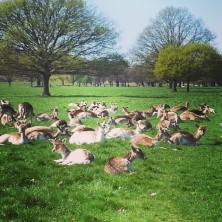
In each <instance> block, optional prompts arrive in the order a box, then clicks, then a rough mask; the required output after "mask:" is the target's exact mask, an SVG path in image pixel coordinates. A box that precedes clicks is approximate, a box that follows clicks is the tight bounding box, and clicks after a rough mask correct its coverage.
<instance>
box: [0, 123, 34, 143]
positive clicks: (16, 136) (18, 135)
mask: <svg viewBox="0 0 222 222" xmlns="http://www.w3.org/2000/svg"><path fill="white" fill-rule="evenodd" d="M28 127H30V123H26V124H20V123H17V129H18V130H19V132H15V133H6V134H3V135H1V136H0V144H3V143H11V144H16V145H18V144H26V143H28V142H29V139H28V138H27V136H26V135H25V129H26V128H28Z"/></svg>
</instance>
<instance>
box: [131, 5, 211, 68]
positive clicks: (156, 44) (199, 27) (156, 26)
mask: <svg viewBox="0 0 222 222" xmlns="http://www.w3.org/2000/svg"><path fill="white" fill-rule="evenodd" d="M214 39H215V36H214V34H212V33H211V32H210V31H209V30H208V29H207V28H205V27H204V24H203V22H202V20H201V19H196V18H195V17H194V16H193V15H191V14H190V12H189V11H188V10H187V9H185V8H175V7H166V8H164V9H163V10H161V11H160V12H159V14H158V15H157V17H156V18H155V19H152V20H151V22H150V25H148V26H147V27H146V28H145V29H144V30H143V32H142V34H141V35H140V36H139V38H138V41H137V44H136V46H135V48H134V49H133V54H134V56H135V59H136V60H138V61H140V62H142V63H144V62H145V63H147V64H148V65H149V66H151V67H153V66H154V64H155V62H156V58H157V57H158V53H159V50H160V49H162V48H165V47H167V46H170V45H175V46H179V45H185V44H188V43H190V42H202V43H208V42H212V41H213V40H214Z"/></svg>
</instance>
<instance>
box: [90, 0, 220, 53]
mask: <svg viewBox="0 0 222 222" xmlns="http://www.w3.org/2000/svg"><path fill="white" fill-rule="evenodd" d="M86 2H88V3H89V4H90V5H93V6H95V7H96V9H97V11H98V12H101V13H102V14H103V15H105V16H106V17H108V18H109V20H111V21H112V22H113V23H114V24H115V26H116V27H117V30H118V31H120V41H119V44H118V47H119V49H120V52H121V53H127V52H128V50H129V49H131V48H132V47H133V46H134V45H135V44H136V40H137V38H138V36H139V35H140V33H141V32H142V31H143V29H144V28H145V27H146V26H148V25H149V21H150V19H151V18H155V17H156V15H157V14H158V12H159V11H160V10H162V9H163V8H165V7H167V6H174V7H185V8H187V9H188V10H189V12H190V13H191V14H192V15H193V16H194V17H195V18H201V19H202V20H203V22H204V24H205V26H206V27H207V28H208V29H209V30H210V31H211V32H213V33H214V34H216V36H217V39H216V47H217V48H218V49H219V51H220V52H222V0H86Z"/></svg>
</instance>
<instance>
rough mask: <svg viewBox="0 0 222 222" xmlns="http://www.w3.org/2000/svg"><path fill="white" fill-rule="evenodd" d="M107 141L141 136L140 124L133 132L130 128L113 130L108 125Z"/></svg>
mask: <svg viewBox="0 0 222 222" xmlns="http://www.w3.org/2000/svg"><path fill="white" fill-rule="evenodd" d="M106 127H107V129H106V130H107V132H106V136H105V137H106V139H117V138H119V139H130V138H132V137H133V136H135V135H137V134H139V133H140V132H141V129H140V128H139V124H137V126H136V129H135V130H131V129H129V128H112V129H111V127H110V126H109V125H107V126H106Z"/></svg>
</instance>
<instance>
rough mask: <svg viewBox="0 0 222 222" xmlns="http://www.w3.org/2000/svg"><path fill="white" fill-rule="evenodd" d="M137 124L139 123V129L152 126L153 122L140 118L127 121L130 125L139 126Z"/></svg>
mask: <svg viewBox="0 0 222 222" xmlns="http://www.w3.org/2000/svg"><path fill="white" fill-rule="evenodd" d="M137 125H138V127H139V129H141V130H145V129H151V128H152V124H151V123H150V122H149V121H147V120H145V119H142V120H138V121H135V120H133V119H131V120H129V121H128V123H127V126H128V127H131V126H137Z"/></svg>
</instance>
